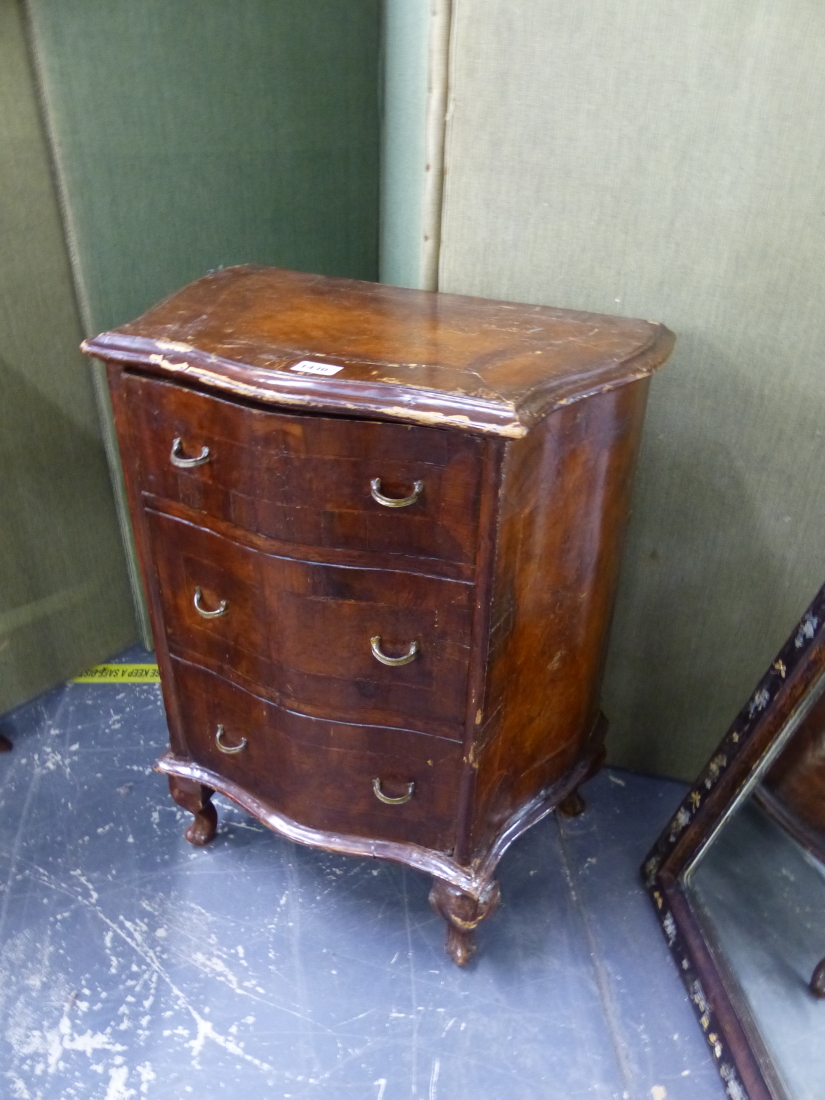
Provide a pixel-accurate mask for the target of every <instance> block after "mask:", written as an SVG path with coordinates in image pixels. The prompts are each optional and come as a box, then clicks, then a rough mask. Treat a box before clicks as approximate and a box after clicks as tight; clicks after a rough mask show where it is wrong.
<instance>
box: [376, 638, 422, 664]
mask: <svg viewBox="0 0 825 1100" xmlns="http://www.w3.org/2000/svg"><path fill="white" fill-rule="evenodd" d="M370 649H371V650H372V655H373V657H374V658H375V659H376V661H380V662H381V664H382V665H389V666H390V667H391V668H397V667H398V665H408V664H409V663H410V661H414V660H415V659H416V657H417V656H418V654H419V652H420V649H419V645H418V642H417V641H416V642H410V644H409V647H408V649H407V652H406V653H405V654H404V656H403V657H388V656H387V655H386V653H384V652H383V651H382V649H381V635H380V634H376V635H375V637H374V638H370Z"/></svg>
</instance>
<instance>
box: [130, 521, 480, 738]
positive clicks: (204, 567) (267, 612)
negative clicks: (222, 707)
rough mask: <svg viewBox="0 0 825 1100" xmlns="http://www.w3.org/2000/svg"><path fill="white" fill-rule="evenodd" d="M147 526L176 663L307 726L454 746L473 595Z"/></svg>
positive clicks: (181, 529) (450, 585) (464, 589)
mask: <svg viewBox="0 0 825 1100" xmlns="http://www.w3.org/2000/svg"><path fill="white" fill-rule="evenodd" d="M146 517H147V522H148V526H149V532H150V539H151V543H152V558H153V563H154V566H155V570H156V574H157V582H158V587H159V594H160V599H161V602H162V605H163V611H164V619H165V627H166V634H167V641H168V643H169V648H170V650H171V652H172V653H173V654H174V655H176V656H179V657H183V658H185V659H186V660H188V661H192V662H194V663H196V664H200V665H203V666H205V667H207V668H211V669H212V670H213V671H215V672H219V673H221V674H223V675H226V676H229V677H230V678H232V679H234V680H235V681H236V682H237V683H239V684H241V685H244V686H247V687H249V688H251V689H252V690H254V691H256V692H257V693H258V694H261V693H262V694H264V695H265V696H266V697H267V698H269V699H271V700H272V701H273V702H276V703H278V704H280V705H281V706H283V707H287V708H289V709H290V710H296V711H300V712H301V713H303V714H308V715H312V716H314V717H318V718H331V719H337V720H339V721H357V722H362V723H372V724H376V725H382V726H394V727H397V728H404V729H413V730H418V731H420V732H423V733H433V734H436V735H439V736H442V737H448V738H450V739H452V740H457V741H458V740H461V738H462V733H463V725H464V709H465V703H466V690H467V669H468V663H469V653H470V629H471V619H472V608H473V586H472V585H470V584H465V583H462V582H459V581H449V580H442V579H440V578H436V577H427V576H421V575H420V574H415V573H401V572H397V571H394V570H387V569H362V568H355V567H349V566H340V565H325V564H319V563H316V562H305V561H299V560H296V559H293V558H286V557H279V556H275V555H270V554H265V553H262V552H261V551H259V550H253V549H251V548H249V547H247V546H243V545H241V544H239V543H237V542H233V541H232V540H230V539H227V538H225V537H223V536H222V535H218V534H216V533H215V532H214V531H211V530H209V529H207V528H203V527H199V526H196V525H195V524H192V523H188V522H187V521H185V520H181V519H177V518H175V517H172V516H169V515H167V514H165V513H162V512H157V511H154V510H153V509H147V510H146ZM402 661H403V662H404V663H401V662H402Z"/></svg>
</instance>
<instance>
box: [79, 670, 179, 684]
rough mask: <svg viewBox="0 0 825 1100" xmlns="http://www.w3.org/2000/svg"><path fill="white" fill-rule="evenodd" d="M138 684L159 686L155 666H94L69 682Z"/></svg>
mask: <svg viewBox="0 0 825 1100" xmlns="http://www.w3.org/2000/svg"><path fill="white" fill-rule="evenodd" d="M124 680H126V681H129V683H138V684H159V683H160V673H159V672H158V666H157V665H95V666H94V668H87V669H86V671H85V672H81V674H80V675H79V676H75V678H74V679H73V680H72V681H71V683H73V684H120V683H123V681H124Z"/></svg>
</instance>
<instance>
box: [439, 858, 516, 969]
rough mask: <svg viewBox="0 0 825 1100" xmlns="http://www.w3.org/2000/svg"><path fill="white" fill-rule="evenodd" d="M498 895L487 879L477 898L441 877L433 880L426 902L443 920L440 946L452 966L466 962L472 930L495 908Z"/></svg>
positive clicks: (471, 946)
mask: <svg viewBox="0 0 825 1100" xmlns="http://www.w3.org/2000/svg"><path fill="white" fill-rule="evenodd" d="M500 897H501V894H500V892H499V888H498V883H497V882H491V883H490V885H489V886H488V887H487V889H486V890H485V891H484V893H483V894H482V895H481V897H480V898H474V897H472V896H471V895H470V894H465V893H464V891H463V890H459V888H458V887H457V886H453V885H451V884H450V883H449V882H444V881H443V880H442V879H438V878H437V879H435V880H434V881H433V888H432V890H430V905H432V907H433V909H435V911H436V913H438V915H439V916H440V917H443V918H444V920H445V921H446V922H447V941H446V943H445V945H444V949H445V950H446V952H447V954H448V955H449V956H450V958H451V959H452V960H453V962H454V963H455V964H456V966H464V965H465V964H466V963H467V962H469V960H470V958H471V957H472V955H473V953H474V952H475V949H476V945H475V940H474V937H473V932H474V931H475V929H476V928H477V927H478V926H479V924H481V922H482V921H483V920H484V918H485V917H488V916H489V915H490V914H491V913H492V912H493V911H494V910H495V908H496V906H497V905H498V903H499V899H500Z"/></svg>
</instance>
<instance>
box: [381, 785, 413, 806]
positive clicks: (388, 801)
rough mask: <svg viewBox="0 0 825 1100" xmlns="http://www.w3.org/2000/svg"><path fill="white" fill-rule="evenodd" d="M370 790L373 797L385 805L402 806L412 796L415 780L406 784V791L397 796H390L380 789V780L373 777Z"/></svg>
mask: <svg viewBox="0 0 825 1100" xmlns="http://www.w3.org/2000/svg"><path fill="white" fill-rule="evenodd" d="M372 790H373V793H374V795H375V797H376V798H377V799H378V801H379V802H383V803H384V804H385V805H386V806H403V805H404V803H405V802H409V801H410V799H411V798H412V796H413V791H414V790H415V781H413V782H412V783H408V784H407V793H406V794H402V795H401V796H400V797H399V798H390V796H389V795H388V794H384V792H383V791H382V790H381V780H380V779H373V781H372Z"/></svg>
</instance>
